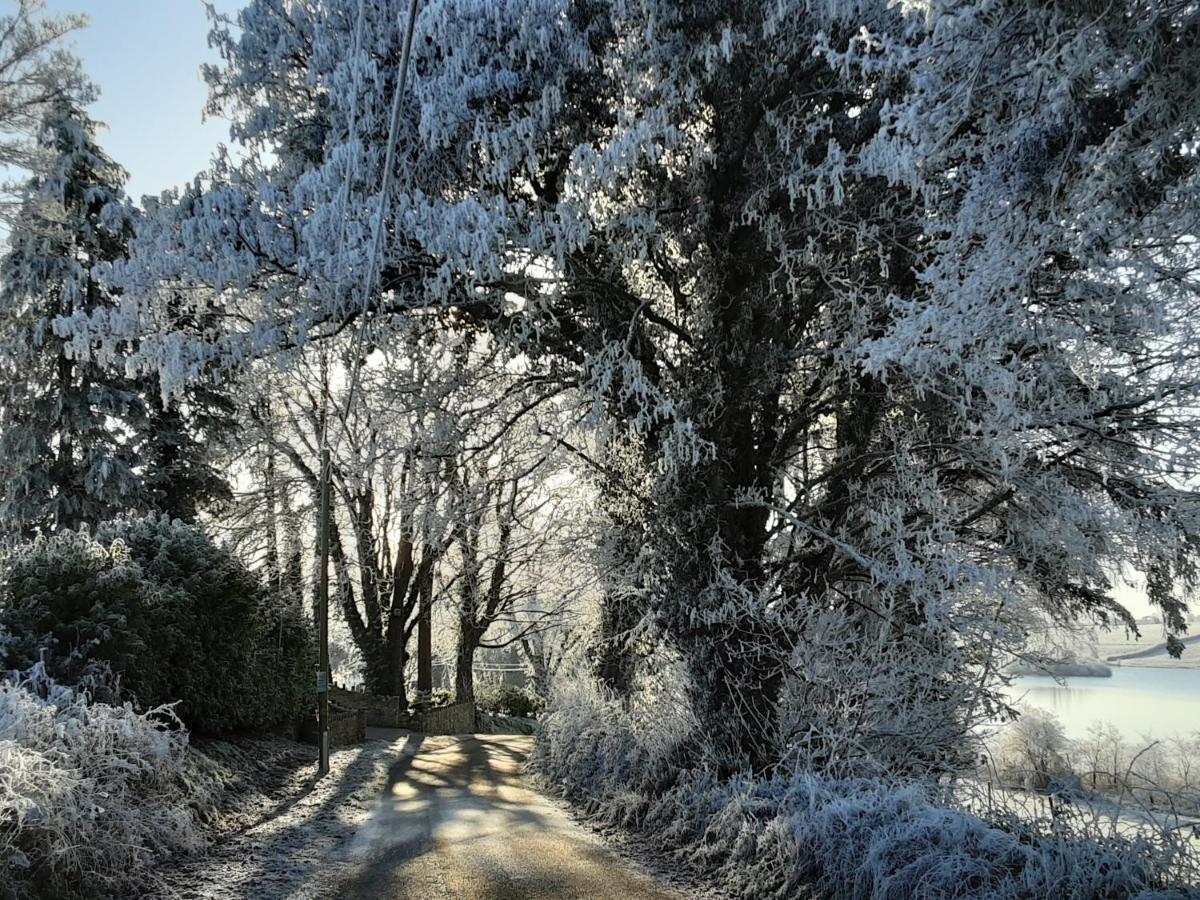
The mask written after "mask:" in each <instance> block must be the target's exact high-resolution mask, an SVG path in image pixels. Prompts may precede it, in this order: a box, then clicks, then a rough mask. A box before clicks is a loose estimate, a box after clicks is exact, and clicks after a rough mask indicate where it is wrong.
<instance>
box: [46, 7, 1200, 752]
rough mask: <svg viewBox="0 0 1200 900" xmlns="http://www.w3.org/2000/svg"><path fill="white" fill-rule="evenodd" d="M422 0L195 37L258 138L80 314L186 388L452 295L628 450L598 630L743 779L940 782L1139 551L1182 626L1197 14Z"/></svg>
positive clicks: (1192, 411) (1111, 608)
mask: <svg viewBox="0 0 1200 900" xmlns="http://www.w3.org/2000/svg"><path fill="white" fill-rule="evenodd" d="M407 8H408V7H407V4H405V3H402V2H400V0H362V2H359V0H313V2H303V3H301V2H294V0H256V2H253V3H251V4H250V5H249V6H247V7H246V9H245V10H243V11H242V12H240V13H239V14H238V16H237V19H236V22H231V23H223V22H219V23H218V26H217V28H216V32H215V38H216V43H217V45H218V47H219V48H220V50H221V53H222V55H223V64H222V65H221V66H219V67H216V68H214V69H212V70H211V71H210V72H209V73H208V78H209V82H210V85H211V87H212V102H213V105H214V107H216V108H220V109H223V110H225V111H227V112H228V113H230V115H231V116H232V118H233V120H234V129H233V133H234V137H235V138H236V139H238V140H239V141H241V142H242V143H243V144H244V145H245V146H246V148H247V149H248V151H249V153H248V155H247V156H246V158H245V160H244V161H242V162H235V161H234V160H233V159H232V158H231V157H222V158H220V159H218V160H217V161H216V162H215V164H214V167H213V170H212V171H211V172H210V173H209V177H208V179H207V180H199V181H197V182H196V184H195V185H193V186H192V187H191V188H189V189H188V190H187V191H185V192H184V193H183V194H182V195H181V196H178V197H174V196H168V197H166V198H164V201H163V202H162V203H161V204H159V205H158V207H156V208H155V209H154V210H152V211H151V215H150V216H149V217H148V218H147V221H146V223H145V224H144V226H143V227H142V228H141V229H140V231H139V234H138V236H137V238H136V240H135V242H134V244H135V251H134V254H133V256H134V258H133V259H132V260H131V261H129V262H128V263H117V264H114V266H113V267H112V271H111V272H110V273H109V277H110V278H111V279H112V280H113V282H114V283H117V284H120V285H121V286H122V288H123V290H124V293H123V294H122V297H121V302H120V304H119V305H116V306H113V307H111V308H109V309H107V310H100V311H98V313H97V314H95V315H92V316H76V317H74V318H73V319H72V321H71V322H70V323H69V325H70V329H71V330H72V333H73V334H74V335H75V339H76V340H77V341H79V342H81V343H83V344H87V343H89V341H90V339H91V338H93V337H96V338H100V339H101V340H103V341H104V342H105V344H106V346H107V349H108V351H109V352H118V351H119V350H120V348H121V346H122V341H128V340H135V341H138V342H139V344H138V353H139V358H140V360H141V362H142V364H144V365H153V366H158V367H160V368H161V369H162V371H163V372H164V378H165V381H166V383H167V384H168V386H169V385H171V384H178V383H180V382H181V381H183V380H186V379H187V378H189V377H191V376H194V375H196V374H197V373H200V372H203V371H207V370H208V368H209V367H210V366H211V365H212V364H213V363H214V362H219V363H220V364H223V365H237V364H239V363H242V362H245V361H246V360H249V359H253V358H256V357H258V356H261V355H264V354H273V353H277V352H285V353H287V352H291V351H293V350H294V348H295V347H296V345H297V344H299V343H302V342H304V341H321V340H328V339H329V338H330V336H331V335H335V334H337V333H338V332H340V331H341V330H343V329H345V328H346V327H348V326H350V325H351V324H353V323H354V321H355V320H356V319H357V318H358V317H359V316H361V315H362V314H363V312H364V311H365V312H366V313H367V315H368V317H369V319H370V321H371V322H372V326H373V327H375V328H382V327H384V326H386V325H387V324H388V323H391V322H395V321H400V320H406V321H411V320H413V319H418V320H420V321H431V320H433V319H434V317H433V316H431V315H429V314H430V313H431V312H436V313H438V314H440V315H441V316H442V317H444V319H445V320H446V321H450V322H452V323H454V325H455V327H465V328H477V329H481V330H487V331H489V332H491V333H492V334H493V335H494V336H495V338H496V339H497V340H498V341H499V342H500V344H501V345H502V346H504V347H507V348H508V349H510V350H512V351H514V353H517V354H520V356H519V359H520V360H521V365H522V367H523V368H522V371H523V372H525V373H527V374H528V376H529V377H530V378H531V379H557V380H559V381H561V382H563V383H569V384H572V385H573V386H576V387H578V388H579V389H580V390H583V391H584V392H586V393H587V395H588V396H589V398H590V399H591V401H592V406H593V410H594V416H593V420H594V422H595V424H596V425H597V426H598V427H597V434H598V435H599V436H600V437H601V438H602V440H601V441H600V442H599V443H600V444H601V446H602V453H601V456H602V457H603V456H604V455H605V454H608V453H609V452H612V453H614V454H618V455H619V453H621V452H624V451H625V449H627V448H628V447H630V446H633V447H636V448H637V449H636V452H635V453H633V454H632V455H633V456H634V457H636V458H635V459H634V460H633V462H632V464H630V465H629V466H627V467H625V468H624V470H622V469H621V468H620V467H609V466H607V460H606V459H604V458H601V459H600V460H599V461H598V464H599V466H601V467H606V469H605V470H606V472H608V473H609V474H610V475H613V477H610V478H609V479H608V482H609V483H608V488H609V492H610V494H611V495H612V496H613V497H616V496H620V497H621V498H622V499H621V500H620V503H621V504H627V505H629V506H631V507H633V509H622V511H621V512H620V513H619V514H614V515H613V516H612V517H611V518H612V530H613V531H614V532H620V533H619V534H614V535H613V539H612V540H609V541H607V542H606V546H608V547H610V548H612V549H613V550H614V555H615V558H614V560H613V563H614V565H613V566H612V570H613V571H614V572H619V573H628V577H624V576H623V582H624V583H622V584H614V585H613V586H612V596H613V597H614V598H620V603H621V606H620V609H621V613H620V615H617V616H613V617H609V618H610V619H612V621H614V622H615V623H616V625H617V627H615V628H612V629H610V631H612V632H613V635H620V634H626V635H628V634H631V633H635V634H637V635H638V636H639V639H645V640H647V641H651V642H654V643H655V645H656V647H657V648H659V649H662V648H665V650H666V652H669V653H672V654H676V655H677V656H678V658H679V659H680V660H681V664H682V666H683V669H684V671H685V672H686V675H685V676H684V678H683V680H682V682H681V684H682V685H683V687H684V688H685V689H686V694H687V703H688V705H689V707H690V708H691V710H692V711H693V713H694V714H695V715H696V716H698V717H699V719H700V721H701V722H702V723H703V726H704V727H703V731H702V733H703V734H704V735H705V741H706V743H707V746H708V751H709V755H710V757H711V759H713V760H714V761H715V762H716V763H717V764H718V765H719V766H720V767H722V768H724V769H725V770H727V771H733V770H737V769H740V768H742V767H743V766H745V765H747V764H748V765H750V766H751V767H754V768H758V769H768V768H770V767H772V766H775V765H779V764H781V763H782V762H784V761H787V760H792V761H794V762H795V763H796V764H801V763H802V764H804V765H808V766H813V767H816V768H820V769H823V770H826V771H831V772H836V773H838V774H863V773H867V774H877V773H880V772H890V773H900V772H904V773H914V774H922V773H929V772H942V771H945V770H947V769H954V768H956V767H957V766H958V765H959V763H960V762H961V761H962V759H963V758H964V757H963V753H962V751H963V749H964V743H965V742H966V740H967V736H968V735H969V733H970V729H971V726H972V724H973V723H974V722H975V721H976V719H977V718H978V717H979V716H980V715H982V714H986V713H987V712H989V711H990V709H991V707H992V706H993V705H994V704H995V703H996V702H997V695H996V693H995V690H994V689H995V686H996V682H997V679H998V674H997V673H998V672H999V670H1000V663H1001V662H1002V661H1003V660H1002V657H1003V655H1004V654H1005V653H1007V652H1009V651H1011V650H1013V649H1016V648H1018V647H1019V646H1020V644H1021V641H1022V639H1023V631H1024V626H1025V622H1026V621H1027V620H1028V619H1030V618H1031V617H1032V615H1033V611H1034V610H1038V611H1039V612H1038V615H1044V616H1049V617H1051V618H1070V617H1076V616H1092V617H1096V618H1099V619H1102V620H1120V619H1125V618H1126V614H1125V613H1124V611H1123V610H1122V609H1121V608H1120V607H1119V606H1118V605H1117V604H1116V603H1115V602H1114V601H1113V600H1112V598H1111V591H1110V589H1111V579H1112V577H1113V574H1112V573H1113V572H1115V571H1120V570H1121V568H1122V567H1127V566H1131V567H1136V568H1138V569H1141V570H1143V571H1144V572H1146V573H1147V574H1148V577H1149V583H1150V586H1151V590H1150V595H1151V599H1152V600H1153V601H1154V602H1155V603H1157V604H1158V605H1159V606H1160V607H1161V609H1162V610H1163V613H1164V615H1165V618H1166V621H1167V622H1168V627H1169V628H1170V629H1171V630H1172V631H1173V632H1174V631H1179V630H1181V628H1182V626H1183V622H1182V618H1181V616H1180V611H1181V597H1182V595H1183V592H1184V591H1185V590H1186V589H1187V588H1189V587H1190V586H1191V585H1192V583H1193V581H1194V578H1195V571H1194V562H1195V546H1196V542H1195V538H1196V535H1197V534H1198V533H1200V527H1198V526H1200V522H1198V521H1197V511H1198V506H1197V503H1196V498H1195V496H1194V494H1193V492H1192V491H1191V490H1190V489H1189V488H1188V484H1189V479H1190V478H1191V477H1192V476H1194V474H1195V473H1196V470H1197V468H1198V467H1200V457H1198V454H1200V441H1197V440H1196V437H1197V430H1198V422H1197V418H1196V410H1197V409H1198V408H1200V407H1198V406H1197V404H1196V402H1195V401H1196V396H1195V395H1196V391H1197V385H1198V384H1200V377H1198V376H1200V372H1198V371H1197V360H1198V359H1200V354H1197V352H1196V348H1197V341H1196V337H1197V335H1196V331H1195V329H1196V325H1195V322H1196V321H1197V320H1198V319H1197V317H1196V316H1195V315H1194V313H1195V311H1196V310H1195V305H1196V304H1195V300H1196V296H1197V285H1196V280H1195V270H1196V262H1197V260H1196V243H1195V239H1194V233H1195V228H1194V225H1195V221H1196V213H1197V209H1198V204H1197V197H1198V196H1200V194H1198V192H1197V186H1198V185H1197V177H1196V164H1195V163H1196V159H1197V156H1196V152H1195V147H1196V140H1197V137H1198V133H1197V132H1198V127H1197V122H1198V121H1200V115H1198V113H1200V108H1198V107H1197V104H1198V103H1200V100H1198V99H1197V97H1196V95H1195V92H1194V91H1188V90H1187V88H1186V85H1188V84H1189V76H1188V75H1187V74H1186V73H1188V72H1190V71H1194V70H1195V69H1196V67H1197V64H1198V62H1200V60H1197V46H1198V45H1197V42H1196V41H1195V39H1194V33H1195V30H1196V28H1197V25H1198V18H1197V17H1198V16H1200V12H1198V11H1197V10H1196V9H1195V7H1194V6H1193V5H1188V4H1183V3H1172V2H1165V3H1152V4H1148V3H1141V2H1137V0H1118V2H1114V3H1112V4H1108V5H1106V6H1102V7H1101V6H1099V5H1097V4H1094V3H1090V2H1075V0H1058V2H1048V3H1036V4H1031V3H1027V2H1024V0H953V2H950V0H947V2H933V3H922V4H916V3H912V4H898V5H897V4H892V3H887V2H884V0H861V2H837V3H835V2H818V0H770V2H760V0H736V2H716V0H711V2H701V3H698V4H697V3H691V4H677V3H673V2H667V0H651V2H625V0H608V2H597V3H591V2H570V0H537V2H532V3H530V2H521V3H517V2H511V3H510V2H495V3H490V2H489V3H481V2H472V0H436V2H429V3H423V4H421V5H420V12H419V15H418V17H417V20H416V22H415V23H409V22H408V21H407ZM410 24H412V25H413V26H414V29H415V40H414V43H413V57H412V60H411V72H410V73H409V74H410V76H411V77H410V80H409V82H408V87H409V89H408V90H407V91H406V92H405V93H404V94H403V95H399V94H398V93H397V91H398V87H399V84H400V80H399V78H398V73H397V71H396V69H397V63H398V61H399V59H400V57H401V51H400V48H401V47H402V46H403V42H404V35H405V32H406V30H407V28H408V26H409V25H410ZM393 102H396V103H398V104H399V106H398V107H397V109H398V110H399V116H398V118H397V120H396V121H397V123H398V124H397V125H396V127H395V128H392V127H391V125H390V120H391V116H390V110H391V109H392V106H393ZM389 150H394V152H395V166H396V168H395V170H394V172H391V173H388V175H389V179H390V180H388V179H385V178H384V177H383V175H384V173H382V172H381V171H380V169H381V166H382V165H383V162H384V160H385V159H387V158H388V157H387V153H388V151H389ZM385 184H386V185H390V188H389V190H388V191H387V193H386V194H384V193H383V190H382V189H383V186H384V185H385ZM377 237H378V241H377V240H376V238H377ZM377 247H378V251H379V252H378V257H376V255H375V250H376V248H377ZM163 285H175V286H178V287H181V288H184V290H181V291H180V293H181V295H182V296H183V297H185V298H187V297H195V298H201V299H199V300H198V301H197V302H202V303H203V304H205V306H204V309H205V310H206V311H211V305H212V304H213V303H219V304H221V306H222V312H221V315H220V316H219V317H213V318H212V320H211V321H212V322H213V323H214V324H213V325H212V327H210V328H208V329H207V330H206V332H205V333H204V334H203V337H204V340H199V341H198V340H196V339H195V337H196V335H194V334H191V335H189V334H184V333H181V332H179V331H178V330H174V331H171V330H168V331H163V332H160V333H157V334H156V333H154V332H155V331H156V328H155V327H154V326H155V323H156V322H158V321H159V320H158V318H156V316H157V310H158V307H157V306H156V302H157V301H156V297H157V296H158V292H159V291H160V290H161V288H162V286H163ZM185 302H187V301H186V300H185ZM216 323H221V327H220V328H218V327H217V325H216ZM66 324H67V323H64V327H65V326H66ZM621 471H625V472H627V473H629V474H630V475H631V478H630V479H628V480H626V479H624V478H622V477H619V476H620V473H621ZM614 473H615V474H614ZM618 505H619V504H618V503H616V502H613V503H611V504H609V506H610V507H613V508H615V507H616V506H618ZM630 612H631V613H632V615H630V614H629V613H630ZM604 617H605V616H604V615H602V618H604ZM631 618H632V619H633V620H634V621H633V622H630V621H628V620H629V619H631ZM606 621H608V620H607V619H606ZM613 635H609V637H610V638H611V637H613ZM608 645H609V646H610V647H612V646H614V641H613V640H609V642H608ZM610 668H611V669H613V670H614V671H624V669H623V668H622V665H621V664H620V663H619V662H618V663H617V664H614V665H613V666H610ZM625 680H626V681H628V679H625Z"/></svg>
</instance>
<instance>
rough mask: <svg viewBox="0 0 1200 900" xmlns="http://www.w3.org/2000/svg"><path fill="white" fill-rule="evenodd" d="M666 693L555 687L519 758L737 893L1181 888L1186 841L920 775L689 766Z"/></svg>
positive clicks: (682, 732)
mask: <svg viewBox="0 0 1200 900" xmlns="http://www.w3.org/2000/svg"><path fill="white" fill-rule="evenodd" d="M679 708H680V706H679V704H678V703H677V701H676V699H675V698H671V697H668V696H660V697H659V698H658V699H646V698H642V699H640V700H639V701H638V702H637V703H635V704H633V705H631V706H630V707H629V708H625V707H623V706H622V705H621V704H619V703H616V702H612V701H607V700H605V699H603V698H601V697H599V696H598V695H597V693H596V692H595V691H594V690H592V689H590V688H588V687H585V686H580V685H576V686H574V687H572V688H571V689H569V690H568V691H566V692H563V693H561V694H560V695H559V697H558V698H557V700H556V702H555V703H554V704H553V706H552V709H551V711H550V712H549V714H548V715H546V716H545V717H544V719H543V725H542V729H541V731H540V733H539V736H538V741H537V746H536V749H535V751H534V756H533V758H532V765H533V767H534V769H535V770H536V771H537V772H538V773H539V774H540V775H541V776H542V777H543V778H544V779H545V781H546V782H547V783H548V784H549V785H550V786H551V787H552V788H553V789H555V790H556V791H558V792H559V793H561V794H562V795H563V796H564V797H566V798H567V799H568V800H570V801H571V802H573V803H575V804H577V805H580V806H582V807H583V808H584V809H585V810H586V811H587V812H589V813H590V814H591V815H593V816H595V817H597V818H600V819H602V820H603V821H605V822H607V823H609V824H613V825H619V826H622V827H625V828H628V829H633V830H637V831H641V832H647V833H652V834H654V835H655V839H656V843H657V844H658V845H659V846H662V847H663V848H665V849H668V850H670V851H671V852H673V853H674V855H675V856H676V858H677V859H679V860H680V861H681V862H683V863H685V864H686V865H688V866H689V867H690V868H692V869H693V870H694V871H696V872H698V873H701V874H703V875H704V876H706V877H707V878H709V879H711V880H712V881H713V882H715V883H716V884H717V885H718V886H719V887H720V888H721V889H722V890H724V891H725V892H727V893H729V894H730V895H731V896H738V897H745V898H751V897H754V898H794V897H804V896H812V897H828V898H838V900H841V898H847V900H849V898H871V900H908V898H914V900H935V898H936V900H941V898H965V897H972V898H976V897H977V898H988V900H993V898H995V900H1008V898H1014V900H1015V898H1045V897H1055V898H1062V900H1084V898H1100V897H1104V898H1124V897H1129V898H1139V900H1150V898H1184V897H1197V896H1200V892H1197V890H1196V888H1195V887H1190V888H1189V887H1188V886H1187V884H1188V883H1190V881H1191V879H1192V878H1193V877H1194V874H1195V868H1194V857H1193V856H1192V855H1191V853H1190V851H1189V850H1188V845H1187V839H1186V838H1183V837H1182V836H1176V837H1174V838H1172V837H1170V836H1168V835H1160V834H1153V833H1146V834H1144V835H1133V836H1129V835H1125V836H1116V835H1113V834H1102V833H1100V832H1098V831H1096V832H1089V831H1088V830H1087V829H1086V828H1084V827H1082V826H1074V825H1071V824H1070V823H1063V822H1060V823H1059V824H1058V825H1057V826H1055V829H1056V830H1054V831H1051V830H1048V829H1047V828H1045V827H1043V826H1042V825H1040V824H1039V823H1032V822H1024V821H1021V820H1019V819H1015V818H1010V819H1008V820H1007V821H1004V822H997V823H988V822H986V821H984V820H983V819H981V818H979V817H977V816H974V815H971V814H970V813H968V812H966V811H963V810H961V809H954V808H948V807H946V806H942V805H939V804H938V803H937V802H935V798H936V797H937V796H938V795H939V793H940V792H938V791H937V790H936V788H934V787H933V786H927V785H922V784H920V783H912V782H909V783H903V782H890V781H886V780H883V779H877V778H871V779H862V778H859V779H834V778H827V777H823V776H821V775H819V774H814V773H809V772H795V773H791V774H788V775H787V776H779V775H777V776H775V777H771V778H758V779H755V778H751V777H749V776H742V777H735V778H725V779H719V778H716V777H714V776H713V775H712V774H710V773H708V772H706V771H705V769H704V768H703V767H702V766H699V765H695V764H692V763H690V762H689V760H692V759H695V758H697V757H695V755H694V754H692V753H691V752H689V747H690V746H691V745H693V744H694V743H695V742H694V737H695V735H694V732H693V731H692V726H691V725H690V724H689V723H688V722H687V721H686V720H685V719H684V717H682V716H681V715H680V714H679V713H678V712H676V710H678V709H679Z"/></svg>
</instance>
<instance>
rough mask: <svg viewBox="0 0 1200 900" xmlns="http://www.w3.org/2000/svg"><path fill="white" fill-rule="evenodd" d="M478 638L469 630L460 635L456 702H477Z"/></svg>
mask: <svg viewBox="0 0 1200 900" xmlns="http://www.w3.org/2000/svg"><path fill="white" fill-rule="evenodd" d="M478 647H479V642H478V638H476V637H475V635H474V634H473V633H472V632H471V631H469V630H467V629H462V630H460V631H459V633H458V645H457V647H456V648H455V654H454V702H455V703H474V702H475V651H476V649H478Z"/></svg>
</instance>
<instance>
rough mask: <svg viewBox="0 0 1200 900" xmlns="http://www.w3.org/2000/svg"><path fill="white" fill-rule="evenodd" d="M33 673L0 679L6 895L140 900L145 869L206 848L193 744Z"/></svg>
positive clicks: (0, 889) (0, 837) (1, 888)
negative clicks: (190, 752)
mask: <svg viewBox="0 0 1200 900" xmlns="http://www.w3.org/2000/svg"><path fill="white" fill-rule="evenodd" d="M170 719H171V713H170V710H169V709H159V710H152V711H150V712H149V713H145V714H142V713H137V712H134V710H133V709H132V708H131V707H130V706H129V705H125V706H109V705H106V704H103V703H93V702H92V701H91V697H90V696H89V694H88V691H87V690H86V689H83V688H74V687H67V686H64V685H61V684H57V683H56V682H54V681H52V680H51V679H49V678H48V677H46V675H45V674H44V672H43V671H42V670H41V668H40V667H34V668H33V669H32V670H30V671H29V672H28V673H26V674H23V675H10V676H9V677H7V678H5V679H3V680H0V893H2V894H3V895H4V896H5V897H16V898H22V897H63V898H66V897H105V896H129V895H130V894H129V893H128V890H129V889H130V884H131V882H132V880H133V879H136V878H137V877H138V875H139V874H140V872H141V870H143V869H144V867H145V865H146V864H147V863H149V862H151V861H153V860H154V859H155V858H157V857H159V856H160V855H163V854H167V853H172V852H179V851H191V850H194V849H197V848H198V847H199V846H200V845H201V843H202V838H201V836H200V833H199V831H198V830H197V828H196V826H195V823H194V821H193V818H192V814H191V811H190V810H189V809H188V807H187V806H186V805H185V804H184V803H182V802H181V800H182V798H183V790H182V781H183V779H184V776H185V764H184V751H185V749H186V747H187V736H186V733H185V732H182V731H180V730H178V729H176V728H173V727H171V726H170V725H169V724H168V723H169V722H170Z"/></svg>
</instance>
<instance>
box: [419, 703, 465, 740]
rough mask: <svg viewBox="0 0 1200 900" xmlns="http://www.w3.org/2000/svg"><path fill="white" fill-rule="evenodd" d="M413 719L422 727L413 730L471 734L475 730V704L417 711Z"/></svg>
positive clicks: (453, 704) (461, 704) (456, 704)
mask: <svg viewBox="0 0 1200 900" xmlns="http://www.w3.org/2000/svg"><path fill="white" fill-rule="evenodd" d="M413 719H416V720H418V721H417V722H416V723H414V724H418V725H420V726H421V727H420V728H413V729H412V730H413V731H420V732H421V733H423V734H471V733H472V732H474V731H475V704H474V703H452V704H450V705H449V706H438V707H434V708H433V709H427V710H425V711H424V712H418V713H416V714H415V715H414V716H413Z"/></svg>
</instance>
